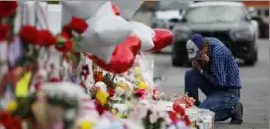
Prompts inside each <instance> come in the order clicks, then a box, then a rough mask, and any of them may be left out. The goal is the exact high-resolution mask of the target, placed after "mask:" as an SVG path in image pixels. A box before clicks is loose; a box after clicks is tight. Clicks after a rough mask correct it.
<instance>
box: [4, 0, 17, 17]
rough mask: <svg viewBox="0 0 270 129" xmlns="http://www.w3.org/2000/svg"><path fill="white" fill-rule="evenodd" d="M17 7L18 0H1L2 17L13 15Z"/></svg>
mask: <svg viewBox="0 0 270 129" xmlns="http://www.w3.org/2000/svg"><path fill="white" fill-rule="evenodd" d="M17 7H18V4H17V1H0V18H4V17H9V16H12V15H13V14H15V12H16V9H17Z"/></svg>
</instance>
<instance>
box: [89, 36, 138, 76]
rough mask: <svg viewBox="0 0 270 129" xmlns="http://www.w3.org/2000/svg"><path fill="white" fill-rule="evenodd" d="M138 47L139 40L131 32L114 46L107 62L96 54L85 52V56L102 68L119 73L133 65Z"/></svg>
mask: <svg viewBox="0 0 270 129" xmlns="http://www.w3.org/2000/svg"><path fill="white" fill-rule="evenodd" d="M140 47H141V40H140V39H139V38H138V37H137V36H135V35H133V34H132V35H130V36H129V37H128V38H127V39H126V40H125V41H123V42H122V43H120V44H118V45H117V46H116V48H115V50H114V52H113V55H112V59H111V62H110V63H109V64H106V63H104V61H102V60H101V59H99V58H98V57H96V56H90V55H87V54H86V56H87V57H89V58H90V59H92V60H93V62H94V63H95V64H97V65H98V66H99V67H101V68H103V69H104V70H106V71H108V72H112V73H116V74H120V73H123V72H126V71H128V70H129V69H130V68H131V67H132V66H133V63H134V60H135V57H136V55H137V53H138V52H139V51H140Z"/></svg>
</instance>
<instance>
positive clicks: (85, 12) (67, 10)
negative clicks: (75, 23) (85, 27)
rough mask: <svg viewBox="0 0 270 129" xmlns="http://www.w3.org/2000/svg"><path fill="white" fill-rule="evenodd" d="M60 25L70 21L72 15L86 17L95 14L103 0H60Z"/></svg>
mask: <svg viewBox="0 0 270 129" xmlns="http://www.w3.org/2000/svg"><path fill="white" fill-rule="evenodd" d="M61 3H62V10H63V11H62V25H66V24H68V23H69V22H70V20H71V18H72V16H76V17H80V18H84V19H88V18H90V17H92V16H94V15H95V14H96V12H97V11H98V9H99V8H100V7H101V5H102V4H104V3H105V1H66V0H62V1H61Z"/></svg>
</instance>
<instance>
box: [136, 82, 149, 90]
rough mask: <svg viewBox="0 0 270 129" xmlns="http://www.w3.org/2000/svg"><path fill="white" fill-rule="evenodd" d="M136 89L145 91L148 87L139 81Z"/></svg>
mask: <svg viewBox="0 0 270 129" xmlns="http://www.w3.org/2000/svg"><path fill="white" fill-rule="evenodd" d="M137 88H140V89H147V88H148V85H147V84H146V82H144V81H141V82H139V83H138V85H137Z"/></svg>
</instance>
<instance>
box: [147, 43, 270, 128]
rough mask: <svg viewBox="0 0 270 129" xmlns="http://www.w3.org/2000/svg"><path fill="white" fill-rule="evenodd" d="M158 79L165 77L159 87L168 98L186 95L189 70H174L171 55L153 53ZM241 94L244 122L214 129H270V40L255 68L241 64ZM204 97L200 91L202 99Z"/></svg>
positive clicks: (261, 48) (261, 49) (217, 125)
mask: <svg viewBox="0 0 270 129" xmlns="http://www.w3.org/2000/svg"><path fill="white" fill-rule="evenodd" d="M151 56H153V58H154V60H155V77H159V76H161V77H164V80H163V82H162V83H161V85H160V89H161V91H162V92H164V93H165V94H168V95H173V94H174V93H181V94H183V93H184V92H183V91H184V74H185V71H186V70H187V69H188V68H184V67H180V68H178V67H177V68H176V67H172V66H171V57H170V54H153V55H151ZM239 65H240V66H239V67H240V74H241V81H242V86H243V88H242V91H241V102H242V103H243V105H244V123H243V124H242V125H230V124H228V122H229V120H227V121H225V122H219V123H215V129H269V109H268V97H269V79H268V76H269V75H268V73H269V40H259V61H258V63H257V64H256V65H255V66H254V67H247V66H242V65H241V62H240V63H239ZM204 98H205V97H204V95H203V94H202V93H201V92H200V100H203V99H204Z"/></svg>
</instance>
